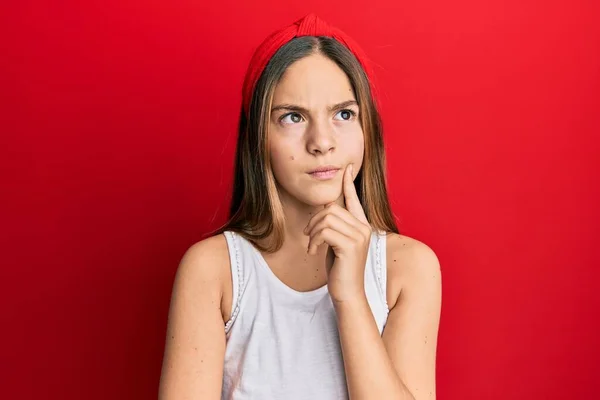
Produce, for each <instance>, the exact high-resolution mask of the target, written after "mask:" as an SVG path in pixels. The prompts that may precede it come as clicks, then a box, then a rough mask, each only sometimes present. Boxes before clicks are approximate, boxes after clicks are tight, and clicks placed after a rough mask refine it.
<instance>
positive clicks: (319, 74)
mask: <svg viewBox="0 0 600 400" xmlns="http://www.w3.org/2000/svg"><path fill="white" fill-rule="evenodd" d="M353 98H354V96H353V90H352V85H351V83H350V79H349V78H348V76H347V75H346V74H345V73H344V71H342V69H341V68H340V67H338V66H337V64H335V63H334V62H333V61H332V60H330V59H328V58H326V57H324V56H321V55H311V56H308V57H305V58H303V59H301V60H298V61H297V62H295V63H294V64H292V65H291V66H290V67H289V68H288V69H287V70H286V72H285V73H284V74H283V76H282V78H281V80H280V81H279V82H278V83H277V85H276V87H275V92H274V93H273V104H276V103H277V102H285V103H291V104H304V105H306V106H307V107H308V106H309V105H310V104H308V103H317V104H321V103H326V104H332V103H339V102H342V101H346V100H350V99H353Z"/></svg>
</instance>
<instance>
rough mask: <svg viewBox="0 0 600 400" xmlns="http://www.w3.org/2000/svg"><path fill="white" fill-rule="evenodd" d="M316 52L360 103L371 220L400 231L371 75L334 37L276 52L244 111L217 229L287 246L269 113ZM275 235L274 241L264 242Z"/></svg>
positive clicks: (360, 178)
mask: <svg viewBox="0 0 600 400" xmlns="http://www.w3.org/2000/svg"><path fill="white" fill-rule="evenodd" d="M315 53H319V54H322V55H323V56H325V57H327V58H329V59H330V60H332V61H333V62H335V63H336V64H337V65H338V66H339V67H340V68H341V69H342V70H343V71H344V72H345V73H346V75H347V76H348V78H349V80H350V83H351V85H352V88H353V90H354V95H355V97H356V99H357V102H358V104H359V109H360V112H359V116H360V122H361V126H362V130H363V132H364V134H365V156H364V162H363V166H362V168H361V170H360V172H359V173H358V175H357V176H356V179H355V180H354V185H355V187H356V191H357V193H358V197H359V199H360V202H361V204H362V207H363V209H364V210H365V214H366V216H367V219H368V221H369V223H370V224H371V226H372V227H373V228H374V229H377V230H384V231H388V232H395V233H398V228H397V227H396V223H395V221H394V218H393V215H392V211H391V208H390V204H389V199H388V194H387V187H386V175H385V151H384V145H383V132H382V125H381V119H380V116H379V112H378V111H377V106H376V104H375V101H374V99H373V95H372V93H371V89H370V86H369V80H368V77H367V75H366V74H365V72H364V70H363V68H362V67H361V65H360V63H359V62H358V60H357V59H356V58H355V57H354V55H353V54H352V52H350V50H348V49H347V48H346V47H345V46H344V45H342V44H341V43H339V42H338V41H337V40H335V39H332V38H329V37H314V36H303V37H299V38H295V39H292V40H291V41H290V42H288V43H286V44H285V45H283V46H282V47H281V48H280V49H279V50H278V51H277V52H276V53H275V55H274V56H273V57H272V58H271V60H270V61H269V63H268V64H267V66H266V68H265V70H264V71H263V73H262V75H261V76H260V78H259V80H258V82H257V84H256V87H255V89H254V93H253V95H252V99H251V100H250V107H249V111H248V115H246V114H245V113H244V111H243V109H242V111H241V113H240V119H239V127H238V141H237V150H236V157H235V170H234V183H233V196H232V199H231V206H230V210H229V219H228V221H227V222H226V223H225V224H224V225H223V226H222V227H221V228H219V229H218V230H217V231H216V232H215V233H222V232H224V231H227V230H230V231H234V232H237V233H239V234H240V235H242V236H243V237H245V238H246V239H248V240H249V241H251V242H252V243H253V244H254V245H255V246H256V247H257V248H259V249H260V250H262V251H267V252H275V251H277V250H279V249H280V248H281V245H282V244H283V241H284V232H285V231H284V224H285V221H284V214H283V208H282V205H281V201H280V199H279V194H278V190H277V185H276V181H275V176H274V175H273V170H272V168H271V160H270V154H269V145H268V124H269V115H270V113H271V105H272V99H273V93H274V91H275V87H276V85H277V83H278V82H279V80H280V79H281V77H282V75H283V73H284V72H285V71H286V69H287V68H288V67H289V66H290V65H292V64H293V63H294V62H296V61H298V60H300V59H302V58H304V57H307V56H309V55H311V54H315ZM271 235H272V236H271ZM269 236H271V240H270V241H269V243H268V244H267V245H263V244H261V243H262V242H263V240H264V239H266V238H268V237H269Z"/></svg>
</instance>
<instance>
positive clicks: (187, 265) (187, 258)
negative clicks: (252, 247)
mask: <svg viewBox="0 0 600 400" xmlns="http://www.w3.org/2000/svg"><path fill="white" fill-rule="evenodd" d="M177 274H178V275H184V276H185V279H186V280H188V281H191V282H192V286H195V287H197V288H202V289H203V290H209V291H214V292H215V296H216V295H218V297H219V298H220V309H221V310H222V311H221V312H222V314H223V318H224V320H227V319H228V315H227V314H228V313H229V310H230V308H231V292H232V285H231V265H230V257H229V247H228V244H227V240H226V238H225V235H224V234H223V233H220V234H217V235H213V236H210V237H208V238H205V239H202V240H200V241H198V242H196V243H194V244H192V245H191V246H190V247H189V248H188V249H187V250H186V252H185V254H184V255H183V257H182V259H181V262H180V263H179V267H178V270H177ZM217 292H218V293H217Z"/></svg>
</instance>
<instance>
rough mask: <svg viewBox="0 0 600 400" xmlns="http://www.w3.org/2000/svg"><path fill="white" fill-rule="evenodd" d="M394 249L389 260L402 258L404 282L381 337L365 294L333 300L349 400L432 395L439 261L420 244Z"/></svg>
mask: <svg viewBox="0 0 600 400" xmlns="http://www.w3.org/2000/svg"><path fill="white" fill-rule="evenodd" d="M392 243H393V242H392ZM397 247H399V249H397V248H395V247H394V246H393V245H392V246H390V247H389V250H388V253H390V252H391V257H389V259H393V258H394V257H395V258H397V259H401V260H402V264H403V265H402V268H403V269H404V270H405V271H404V272H403V274H402V279H403V280H404V281H405V282H404V284H403V289H402V291H401V294H400V296H399V297H398V299H397V301H396V302H395V304H394V306H393V307H392V309H391V310H390V314H389V316H388V321H387V324H386V328H385V330H384V333H383V336H379V331H378V330H377V325H376V323H375V320H374V318H373V315H372V313H371V310H370V308H369V305H368V303H367V300H366V296H365V297H362V298H357V299H355V300H353V301H351V302H343V303H336V304H335V307H336V312H337V318H338V327H339V331H340V341H341V344H342V352H343V355H344V365H345V370H346V379H347V382H348V391H349V394H350V398H351V399H352V400H356V399H374V398H376V399H395V400H402V399H406V400H413V399H414V400H421V399H428V400H429V399H435V353H436V344H437V331H438V323H439V316H440V309H441V274H440V269H439V262H438V259H437V257H436V256H435V254H434V253H433V251H432V250H431V249H430V248H429V247H427V246H425V245H424V244H422V243H420V242H416V244H415V245H414V246H412V248H410V249H408V250H406V249H402V246H397ZM396 252H397V253H396ZM392 268H393V267H392ZM394 276H395V275H394V274H392V276H391V277H390V278H392V279H394ZM394 284H395V283H394V282H392V286H393V285H394Z"/></svg>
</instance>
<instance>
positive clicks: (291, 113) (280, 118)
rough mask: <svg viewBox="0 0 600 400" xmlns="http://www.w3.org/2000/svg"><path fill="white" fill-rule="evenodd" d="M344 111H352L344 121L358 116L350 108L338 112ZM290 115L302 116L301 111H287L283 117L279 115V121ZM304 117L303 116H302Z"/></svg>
mask: <svg viewBox="0 0 600 400" xmlns="http://www.w3.org/2000/svg"><path fill="white" fill-rule="evenodd" d="M342 112H349V113H350V119H344V120H343V121H351V120H352V119H354V118H355V117H356V112H355V111H353V110H350V109H344V110H340V111H338V112H337V113H336V115H337V114H339V113H342ZM290 115H299V116H300V117H302V116H301V115H300V114H299V113H297V112H289V113H285V114H283V115H282V116H281V117H279V122H282V121H283V120H284V118H286V117H288V116H290ZM302 118H303V117H302Z"/></svg>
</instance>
